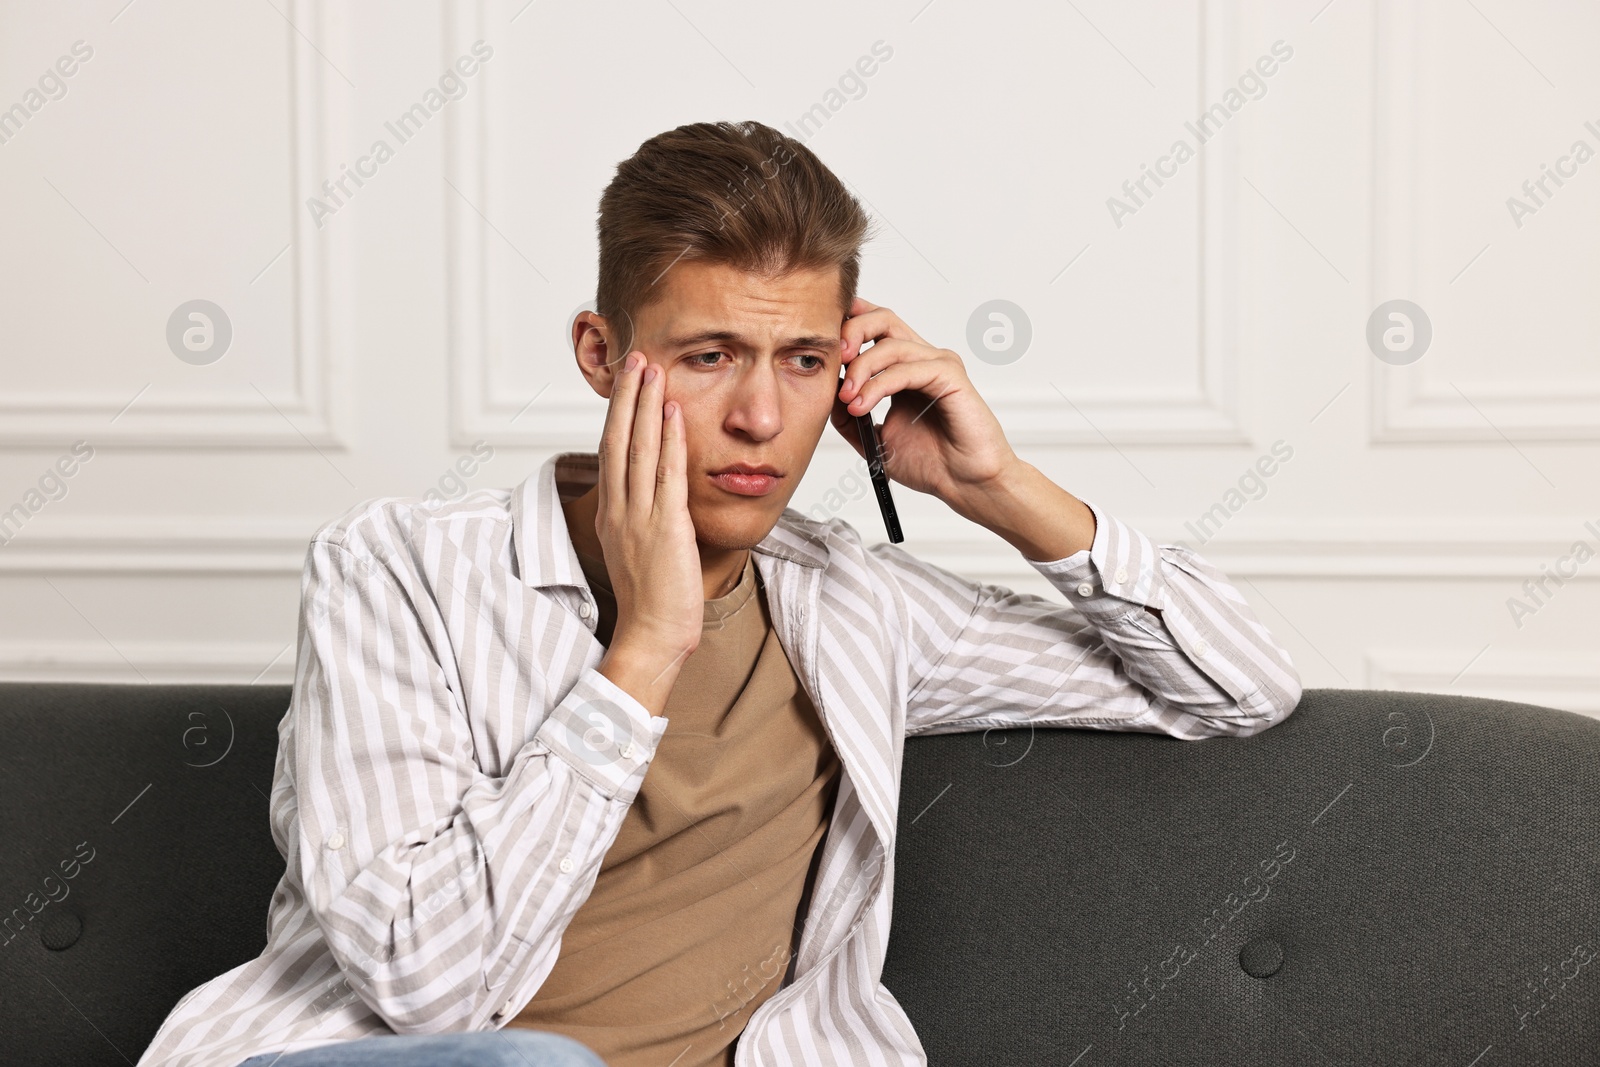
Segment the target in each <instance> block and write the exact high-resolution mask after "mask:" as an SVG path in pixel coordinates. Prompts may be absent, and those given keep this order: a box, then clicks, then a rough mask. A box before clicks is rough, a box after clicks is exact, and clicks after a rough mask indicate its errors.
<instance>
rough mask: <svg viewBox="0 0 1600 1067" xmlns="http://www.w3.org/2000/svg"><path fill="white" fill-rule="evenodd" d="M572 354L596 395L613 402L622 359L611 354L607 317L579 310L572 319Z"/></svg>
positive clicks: (610, 336)
mask: <svg viewBox="0 0 1600 1067" xmlns="http://www.w3.org/2000/svg"><path fill="white" fill-rule="evenodd" d="M572 353H573V356H574V357H575V358H576V359H577V361H578V371H579V373H581V374H582V375H583V377H584V380H585V381H587V382H588V383H589V387H590V388H591V389H593V390H594V391H595V392H596V393H599V394H600V395H601V396H603V397H605V398H606V399H607V400H609V399H611V386H612V383H613V382H615V381H616V372H617V371H619V370H620V369H621V366H620V363H618V364H617V365H613V361H614V360H616V361H620V359H621V356H620V355H617V354H614V353H613V352H612V330H611V327H610V326H609V325H608V324H607V323H606V317H605V316H604V315H601V314H599V313H597V312H593V311H580V312H579V313H578V317H577V318H575V319H573V320H572Z"/></svg>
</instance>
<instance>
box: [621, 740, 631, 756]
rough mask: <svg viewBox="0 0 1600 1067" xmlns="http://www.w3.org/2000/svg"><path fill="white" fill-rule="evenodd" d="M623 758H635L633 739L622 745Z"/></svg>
mask: <svg viewBox="0 0 1600 1067" xmlns="http://www.w3.org/2000/svg"><path fill="white" fill-rule="evenodd" d="M622 758H623V759H632V758H633V742H632V741H629V742H628V743H627V744H626V745H623V746H622Z"/></svg>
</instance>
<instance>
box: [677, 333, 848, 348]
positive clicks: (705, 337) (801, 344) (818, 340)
mask: <svg viewBox="0 0 1600 1067" xmlns="http://www.w3.org/2000/svg"><path fill="white" fill-rule="evenodd" d="M663 344H664V345H665V346H666V347H668V348H688V347H690V346H691V345H704V344H748V342H747V341H745V339H744V338H743V337H742V336H741V335H739V334H738V333H735V332H734V331H732V330H704V331H702V332H700V333H692V334H684V335H683V336H681V337H669V338H667V339H666V341H664V342H663ZM780 347H783V348H825V349H826V348H838V347H839V337H838V335H837V334H835V335H833V336H832V337H823V336H820V335H819V336H808V337H791V338H789V339H788V340H786V341H784V342H783V344H782V345H781V346H780Z"/></svg>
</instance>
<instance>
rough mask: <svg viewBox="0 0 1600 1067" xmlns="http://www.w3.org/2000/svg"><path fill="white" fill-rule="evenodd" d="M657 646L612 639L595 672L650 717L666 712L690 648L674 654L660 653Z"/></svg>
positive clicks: (655, 644)
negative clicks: (642, 708) (634, 701)
mask: <svg viewBox="0 0 1600 1067" xmlns="http://www.w3.org/2000/svg"><path fill="white" fill-rule="evenodd" d="M662 647H663V646H662V645H661V644H660V643H649V642H638V641H636V640H629V639H623V640H613V642H612V644H611V646H610V647H609V648H607V649H606V653H605V655H603V656H601V657H600V662H599V664H598V665H596V667H595V670H597V671H599V672H600V673H601V674H603V675H605V676H606V677H607V678H608V679H610V680H611V681H612V682H613V683H614V684H615V685H616V687H617V688H618V689H621V690H622V691H623V692H624V693H627V694H628V695H629V696H631V697H633V699H635V700H637V701H638V702H639V703H640V704H642V705H643V706H644V708H645V709H646V710H647V711H649V712H650V714H651V715H660V714H662V712H664V711H665V710H666V707H667V698H668V697H670V696H671V695H672V688H673V686H674V685H676V684H677V681H678V673H679V671H681V670H682V668H683V663H684V661H685V660H687V659H688V658H689V653H691V652H693V651H694V650H693V649H692V648H690V649H684V650H682V651H680V652H678V653H677V654H676V655H667V654H665V653H663V652H661V651H660V650H661V648H662Z"/></svg>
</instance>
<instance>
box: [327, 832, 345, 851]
mask: <svg viewBox="0 0 1600 1067" xmlns="http://www.w3.org/2000/svg"><path fill="white" fill-rule="evenodd" d="M328 847H329V848H331V849H333V850H334V851H335V852H337V851H339V850H340V849H341V848H344V835H343V834H332V835H330V836H329V838H328Z"/></svg>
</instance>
